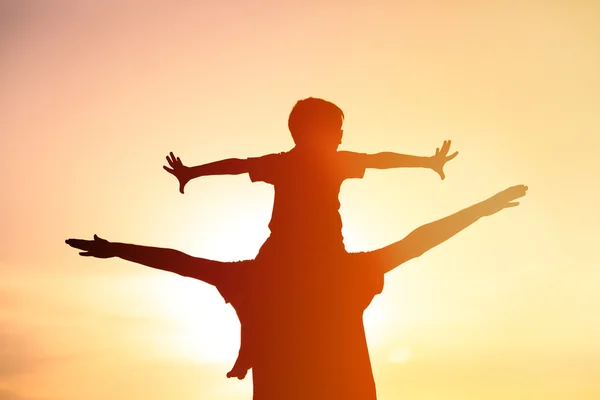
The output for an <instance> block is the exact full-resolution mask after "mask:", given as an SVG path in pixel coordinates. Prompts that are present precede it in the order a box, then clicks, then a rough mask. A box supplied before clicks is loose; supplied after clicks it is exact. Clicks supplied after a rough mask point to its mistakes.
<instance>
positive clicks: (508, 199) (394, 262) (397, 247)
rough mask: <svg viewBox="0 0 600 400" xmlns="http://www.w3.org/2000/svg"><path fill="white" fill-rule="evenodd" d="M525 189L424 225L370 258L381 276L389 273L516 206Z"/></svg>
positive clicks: (512, 189) (512, 190)
mask: <svg viewBox="0 0 600 400" xmlns="http://www.w3.org/2000/svg"><path fill="white" fill-rule="evenodd" d="M527 189H528V188H527V186H524V185H518V186H513V187H510V188H508V189H506V190H504V191H502V192H500V193H497V194H495V195H494V196H492V197H490V198H489V199H487V200H484V201H482V202H480V203H477V204H475V205H472V206H471V207H468V208H465V209H464V210H461V211H459V212H457V213H455V214H452V215H450V216H448V217H445V218H442V219H440V220H437V221H435V222H431V223H429V224H427V225H423V226H421V227H419V228H417V229H415V230H414V231H412V232H411V233H410V234H408V236H406V237H405V238H404V239H402V240H400V241H399V242H396V243H393V244H391V245H389V246H387V247H384V248H382V249H379V250H375V251H373V252H372V255H373V256H374V257H376V258H377V261H378V263H379V265H382V266H383V269H384V273H385V272H389V271H391V270H393V269H394V268H396V267H397V266H398V265H400V264H403V263H405V262H406V261H408V260H411V259H413V258H416V257H419V256H420V255H422V254H423V253H425V252H426V251H428V250H430V249H432V248H434V247H435V246H437V245H439V244H440V243H443V242H445V241H446V240H448V239H450V238H451V237H452V236H454V235H456V234H457V233H458V232H460V231H462V230H463V229H465V228H467V227H468V226H470V225H471V224H473V223H474V222H476V221H477V220H479V219H480V218H482V217H486V216H490V215H493V214H496V213H497V212H499V211H501V210H503V209H505V208H510V207H515V206H517V205H519V203H518V202H515V201H514V200H516V199H518V198H520V197H523V196H525V194H526V192H527Z"/></svg>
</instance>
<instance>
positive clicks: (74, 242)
mask: <svg viewBox="0 0 600 400" xmlns="http://www.w3.org/2000/svg"><path fill="white" fill-rule="evenodd" d="M65 243H67V244H68V245H69V246H71V247H74V248H76V249H80V250H86V249H87V248H88V243H89V240H82V239H67V240H65Z"/></svg>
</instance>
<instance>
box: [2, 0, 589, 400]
mask: <svg viewBox="0 0 600 400" xmlns="http://www.w3.org/2000/svg"><path fill="white" fill-rule="evenodd" d="M322 3H326V4H325V5H324V4H322ZM0 16H1V17H0V18H2V19H3V20H2V21H1V22H0V60H2V61H1V62H0V88H2V89H1V90H0V152H1V154H2V161H3V168H1V169H0V184H1V187H2V207H1V208H0V221H1V223H0V274H1V275H0V400H80V399H89V400H96V399H98V400H99V399H108V398H110V399H128V400H141V399H144V400H158V399H166V398H173V399H213V398H215V399H216V398H219V399H250V398H251V380H250V379H248V378H247V379H246V380H245V381H242V382H239V381H233V380H227V379H226V378H225V373H226V372H227V371H228V367H229V366H230V364H231V363H232V362H233V361H234V359H235V355H236V353H237V341H238V340H239V337H238V333H237V332H238V331H237V329H238V327H237V322H236V318H235V315H234V313H233V311H232V309H231V308H230V307H229V306H227V305H225V304H223V301H222V299H221V298H220V297H219V296H218V294H217V292H216V290H214V289H212V288H210V287H209V286H208V285H205V284H203V283H199V282H194V281H191V280H189V279H185V278H181V277H179V276H176V275H169V274H167V273H163V272H159V271H152V270H149V269H147V268H145V267H142V266H137V265H134V264H128V263H126V262H124V261H122V260H118V259H112V260H95V259H87V258H86V259H83V258H81V257H79V256H77V253H76V252H75V251H74V250H73V249H71V248H69V247H68V246H66V245H65V244H64V239H66V238H69V237H79V238H91V236H92V235H93V234H94V233H97V234H99V235H100V236H102V237H105V238H107V239H109V240H114V241H124V242H131V243H139V244H146V245H157V246H162V247H172V248H176V249H179V250H183V251H185V252H188V253H190V254H192V255H197V256H202V257H206V258H214V259H219V260H238V259H245V258H251V257H253V256H254V255H255V254H256V252H257V251H258V248H259V247H260V244H261V243H262V241H264V239H265V238H266V235H267V234H268V231H267V223H268V219H269V216H270V207H271V205H272V201H273V200H272V188H270V187H268V186H267V185H262V184H252V183H251V182H250V181H249V179H248V178H247V176H237V177H211V178H206V179H203V180H198V181H196V182H192V183H191V184H190V185H189V186H188V188H187V190H186V194H185V195H183V196H182V195H181V194H179V193H178V191H177V183H176V181H175V180H174V179H173V178H172V177H171V176H169V175H168V174H167V173H166V172H164V171H163V170H162V165H163V162H164V156H165V155H166V154H167V153H168V152H169V151H171V150H172V151H174V152H175V153H176V154H177V155H179V156H181V158H182V160H183V161H184V162H186V163H188V164H199V163H204V162H208V161H213V160H217V159H222V158H229V157H248V156H257V155H262V154H267V153H271V152H277V151H283V150H287V149H289V148H290V147H291V146H292V143H293V142H292V140H291V137H290V135H289V133H288V130H287V116H288V114H289V111H290V110H291V107H292V106H293V104H294V103H295V102H296V101H297V100H298V99H301V98H305V97H309V96H316V97H322V98H326V99H328V100H331V101H333V102H335V103H336V104H338V105H339V106H340V107H341V108H342V109H343V110H344V112H345V114H346V122H345V126H344V132H345V137H344V142H343V145H342V148H343V149H349V150H355V151H362V152H377V151H396V152H402V153H411V154H417V155H430V154H432V153H433V151H434V150H435V147H436V146H439V145H440V144H441V143H442V141H443V140H444V139H452V140H453V147H455V148H456V149H457V150H459V151H460V155H459V157H458V158H456V159H455V160H454V161H453V162H452V163H451V164H449V165H448V166H447V168H446V173H447V178H446V180H445V181H443V182H442V181H440V180H439V179H438V178H437V176H436V175H435V174H434V173H432V172H430V171H420V170H419V171H410V170H404V171H401V170H394V171H369V172H367V174H366V175H365V178H364V179H363V180H357V181H351V182H348V183H346V184H344V186H343V188H342V192H341V196H340V198H341V201H342V208H341V213H342V217H343V220H344V236H345V238H346V244H347V247H348V249H349V250H364V249H373V248H377V247H380V246H383V245H385V244H388V243H390V242H392V241H396V240H398V239H400V238H402V237H403V236H404V235H405V234H407V233H408V232H410V231H411V230H412V229H414V228H416V227H418V226H419V225H422V224H424V223H427V222H430V221H432V220H434V219H437V218H439V217H442V216H445V215H448V214H450V213H452V212H454V211H457V210H459V209H461V208H463V207H465V206H468V205H470V204H472V203H474V202H477V201H479V200H482V199H484V198H486V197H487V196H489V195H492V194H494V193H495V192H497V191H499V190H501V189H504V188H505V187H508V186H510V185H513V184H519V183H525V184H527V185H529V187H530V190H529V193H528V195H527V197H526V198H525V199H524V200H523V202H522V206H521V207H519V208H516V209H512V210H508V211H506V212H503V213H502V214H500V215H498V216H494V217H492V218H489V219H485V220H482V221H480V222H478V223H477V224H476V225H474V226H473V227H471V228H469V229H468V230H467V231H465V232H463V233H461V234H459V235H458V236H457V237H456V238H453V239H451V240H450V241H449V242H448V243H445V244H443V245H442V246H440V247H439V248H436V249H434V250H432V251H431V252H429V253H427V254H426V255H424V256H422V257H420V258H419V259H417V260H414V261H411V262H410V263H408V264H406V265H405V266H403V267H401V268H399V269H398V270H397V271H394V272H393V273H391V274H390V275H389V276H388V277H387V278H386V288H385V291H384V293H383V295H380V296H378V297H377V298H376V299H375V300H374V302H373V303H372V305H371V307H370V308H369V310H368V311H367V314H366V321H367V323H366V325H367V333H368V338H369V343H370V350H371V355H372V363H373V369H374V372H375V379H376V382H377V385H378V393H379V399H380V400H391V399H400V398H401V399H407V400H454V399H456V400H463V399H489V400H496V399H507V398H514V399H532V400H537V399H540V400H541V399H544V400H548V399H578V400H592V399H598V398H600V340H598V338H599V337H600V317H599V315H600V314H599V313H598V305H599V304H600V270H599V269H598V267H599V266H600V256H599V255H598V252H597V246H598V242H599V240H598V239H600V229H599V228H598V225H599V223H600V217H599V215H600V214H599V213H598V211H597V209H596V205H597V204H598V202H599V201H600V190H599V189H598V187H599V185H598V182H599V180H600V179H599V178H600V162H599V161H598V156H597V154H596V152H597V149H598V148H600V139H599V137H600V135H599V132H600V74H599V73H598V71H600V5H599V4H598V3H597V2H592V1H567V0H563V1H559V0H557V1H545V2H542V1H535V0H522V1H516V0H508V1H502V2H501V1H487V2H476V1H441V0H439V1H420V2H401V1H377V0H374V1H370V2H365V1H348V0H345V1H341V0H340V1H337V0H335V1H333V0H332V1H329V2H322V1H316V0H304V1H302V2H295V4H292V2H269V1H264V0H263V1H258V0H248V1H240V0H238V1H232V0H222V1H219V2H214V1H213V2H209V1H195V2H192V1H189V2H185V1H172V2H153V1H133V0H131V1H116V0H110V1H93V0H89V1H75V0H73V1H67V0H62V1H59V0H52V1H46V2H34V1H16V0H15V1H4V2H2V3H0Z"/></svg>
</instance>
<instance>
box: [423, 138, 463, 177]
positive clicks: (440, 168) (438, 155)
mask: <svg viewBox="0 0 600 400" xmlns="http://www.w3.org/2000/svg"><path fill="white" fill-rule="evenodd" d="M450 143H451V141H450V140H444V144H443V145H442V149H441V150H440V148H439V147H438V148H437V149H435V155H433V156H431V159H430V168H431V169H432V170H434V171H435V172H437V173H438V175H439V176H440V178H442V179H445V178H446V175H445V174H444V165H445V164H446V163H447V162H448V161H450V160H452V159H453V158H454V157H456V156H457V155H458V151H455V152H454V153H452V154H451V155H448V152H449V151H450Z"/></svg>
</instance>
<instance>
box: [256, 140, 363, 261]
mask: <svg viewBox="0 0 600 400" xmlns="http://www.w3.org/2000/svg"><path fill="white" fill-rule="evenodd" d="M362 156H364V155H363V154H359V153H353V152H348V151H338V152H335V153H333V154H331V153H330V154H326V155H315V154H314V153H308V152H302V151H298V150H297V149H292V150H291V151H289V152H285V153H278V154H270V155H266V156H262V157H258V158H250V159H249V161H250V162H251V164H250V168H249V174H250V179H251V180H252V181H253V182H266V183H270V184H272V185H273V186H274V189H275V199H274V203H273V214H272V216H271V222H270V223H269V229H270V230H271V237H270V238H269V241H271V242H272V243H273V245H274V246H277V247H278V248H284V247H285V248H289V246H292V247H293V246H294V245H295V244H296V245H299V246H300V248H304V249H308V248H313V249H314V247H315V246H316V247H317V248H323V246H325V247H328V248H333V247H336V246H338V247H339V246H341V248H342V249H343V236H342V219H341V217H340V213H339V209H340V201H339V198H338V197H339V192H340V188H341V185H342V182H343V181H344V180H346V179H350V178H362V177H363V176H364V173H365V168H366V166H365V165H362V164H363V163H362V162H361V161H360V160H361V157H362ZM330 246H331V247H330Z"/></svg>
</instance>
